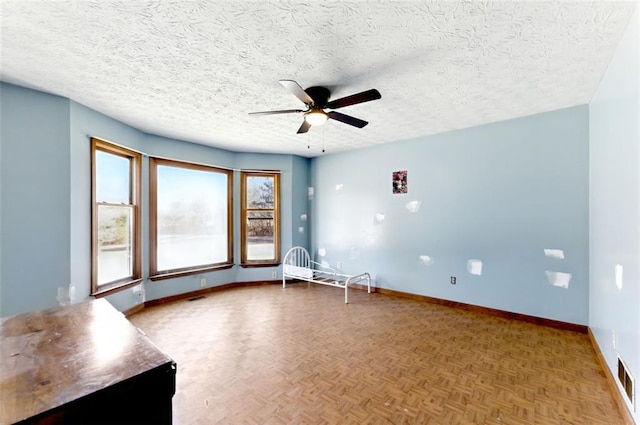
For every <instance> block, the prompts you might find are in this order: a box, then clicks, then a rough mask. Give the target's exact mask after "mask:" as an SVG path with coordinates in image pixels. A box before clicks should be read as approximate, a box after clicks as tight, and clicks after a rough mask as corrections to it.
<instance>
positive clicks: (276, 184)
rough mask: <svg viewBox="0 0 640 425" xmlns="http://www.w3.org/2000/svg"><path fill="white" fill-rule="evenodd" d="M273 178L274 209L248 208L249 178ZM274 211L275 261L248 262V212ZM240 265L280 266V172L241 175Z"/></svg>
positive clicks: (243, 172) (245, 173)
mask: <svg viewBox="0 0 640 425" xmlns="http://www.w3.org/2000/svg"><path fill="white" fill-rule="evenodd" d="M248 177H272V178H273V194H274V196H273V208H247V193H246V192H247V178H248ZM250 211H273V222H274V227H275V229H274V251H275V256H274V259H273V260H247V212H250ZM240 222H241V223H242V225H241V228H240V261H241V262H240V265H241V266H242V267H245V268H248V267H271V266H278V265H279V264H280V238H281V235H280V233H281V230H280V172H276V171H242V172H241V173H240Z"/></svg>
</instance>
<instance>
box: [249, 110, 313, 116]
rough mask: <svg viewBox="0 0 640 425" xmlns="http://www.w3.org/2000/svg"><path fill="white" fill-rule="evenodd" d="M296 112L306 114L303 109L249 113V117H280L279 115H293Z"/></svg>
mask: <svg viewBox="0 0 640 425" xmlns="http://www.w3.org/2000/svg"><path fill="white" fill-rule="evenodd" d="M295 112H304V111H303V110H302V109H282V110H280V111H263V112H249V115H278V114H292V113H295Z"/></svg>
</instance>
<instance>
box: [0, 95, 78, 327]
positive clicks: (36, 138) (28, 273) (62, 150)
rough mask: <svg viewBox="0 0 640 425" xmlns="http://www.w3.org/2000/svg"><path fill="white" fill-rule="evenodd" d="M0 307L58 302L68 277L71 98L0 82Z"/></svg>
mask: <svg viewBox="0 0 640 425" xmlns="http://www.w3.org/2000/svg"><path fill="white" fill-rule="evenodd" d="M0 103H1V104H2V115H1V117H0V122H1V124H2V125H1V127H2V130H1V131H0V137H1V141H0V146H1V150H2V156H1V158H2V162H1V164H0V173H1V175H2V178H1V179H0V182H1V183H2V186H1V190H0V194H1V195H0V196H1V198H2V213H1V220H2V223H1V227H0V229H1V231H2V235H1V238H0V239H1V242H0V244H1V245H2V250H1V252H2V269H1V270H0V287H1V288H2V301H1V305H0V314H1V315H2V316H7V315H13V314H17V313H20V312H22V311H25V310H37V309H42V308H47V307H51V306H52V305H57V304H58V302H57V297H58V289H59V288H62V289H63V290H68V288H69V285H70V283H71V270H70V269H71V268H70V264H69V251H70V236H69V235H70V221H69V215H70V190H69V189H70V187H69V186H70V183H69V182H70V167H69V163H70V156H69V100H67V99H63V98H61V97H58V96H52V95H49V94H45V93H41V92H38V91H34V90H27V89H23V88H20V87H16V86H13V85H10V84H4V83H0Z"/></svg>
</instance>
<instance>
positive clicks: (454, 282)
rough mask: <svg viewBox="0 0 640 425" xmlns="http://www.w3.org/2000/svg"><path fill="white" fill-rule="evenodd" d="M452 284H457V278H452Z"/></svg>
mask: <svg viewBox="0 0 640 425" xmlns="http://www.w3.org/2000/svg"><path fill="white" fill-rule="evenodd" d="M451 284H452V285H455V284H456V277H455V276H451Z"/></svg>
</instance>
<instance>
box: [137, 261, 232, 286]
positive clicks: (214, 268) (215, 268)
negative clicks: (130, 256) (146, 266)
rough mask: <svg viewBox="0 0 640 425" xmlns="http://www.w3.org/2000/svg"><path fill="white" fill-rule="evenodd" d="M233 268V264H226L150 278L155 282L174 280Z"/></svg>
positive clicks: (156, 275) (162, 274)
mask: <svg viewBox="0 0 640 425" xmlns="http://www.w3.org/2000/svg"><path fill="white" fill-rule="evenodd" d="M231 267H233V264H232V263H225V264H220V265H216V266H210V267H202V268H199V269H190V270H181V271H175V272H168V273H161V274H154V275H153V276H149V280H152V281H154V282H155V281H156V280H164V279H174V278H176V277H183V276H191V275H194V274H201V273H208V272H215V271H218V270H226V269H230V268H231Z"/></svg>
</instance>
